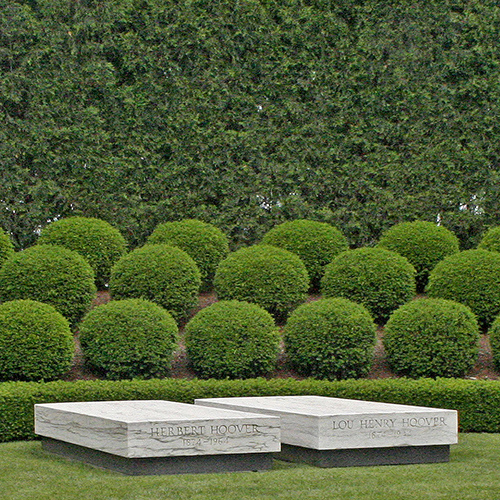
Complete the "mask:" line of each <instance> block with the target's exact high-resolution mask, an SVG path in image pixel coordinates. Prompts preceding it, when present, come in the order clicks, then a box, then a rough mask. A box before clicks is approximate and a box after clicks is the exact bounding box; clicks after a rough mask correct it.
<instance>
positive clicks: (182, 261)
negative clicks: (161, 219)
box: [109, 245, 201, 321]
mask: <svg viewBox="0 0 500 500" xmlns="http://www.w3.org/2000/svg"><path fill="white" fill-rule="evenodd" d="M200 284H201V280H200V271H199V270H198V267H197V266H196V264H195V262H194V260H193V259H192V258H191V257H190V256H189V255H188V254H187V253H186V252H184V251H183V250H181V249H180V248H177V247H172V246H169V245H146V246H144V247H141V248H137V249H136V250H134V251H133V252H130V253H129V254H127V255H125V256H124V257H122V258H121V259H120V260H119V261H118V262H117V263H116V264H115V265H114V266H113V268H112V270H111V279H110V282H109V291H110V293H111V296H112V297H113V298H114V299H145V300H150V301H151V302H155V303H156V304H158V305H160V306H162V307H164V308H165V309H166V310H167V311H168V312H170V314H172V316H173V317H174V318H175V319H176V320H177V321H179V320H181V319H183V318H185V317H187V315H188V313H189V311H190V309H191V308H193V307H194V306H196V305H197V303H198V293H199V289H200Z"/></svg>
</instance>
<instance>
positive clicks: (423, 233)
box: [378, 221, 459, 292]
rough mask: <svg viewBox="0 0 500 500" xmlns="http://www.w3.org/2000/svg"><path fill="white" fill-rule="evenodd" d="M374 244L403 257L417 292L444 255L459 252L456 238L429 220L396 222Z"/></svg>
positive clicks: (423, 287)
mask: <svg viewBox="0 0 500 500" xmlns="http://www.w3.org/2000/svg"><path fill="white" fill-rule="evenodd" d="M378 247H380V248H386V249H387V250H392V251H393V252H397V253H399V254H400V255H402V256H403V257H406V258H407V259H408V261H409V262H410V264H412V265H413V266H414V267H415V269H416V271H417V275H416V280H417V291H418V292H423V291H424V289H425V285H426V284H427V281H428V278H429V273H430V272H431V271H432V269H434V267H435V266H436V264H437V263H438V262H439V261H441V260H443V259H444V258H445V257H446V256H447V255H451V254H454V253H457V252H458V251H459V246H458V238H457V237H456V236H455V235H454V234H453V233H452V232H451V231H449V230H448V229H446V228H445V227H443V226H437V225H436V224H434V223H433V222H426V221H414V222H403V223H401V224H396V225H395V226H392V227H391V228H390V229H389V230H387V231H386V232H385V233H384V234H383V235H382V238H381V239H380V241H379V243H378Z"/></svg>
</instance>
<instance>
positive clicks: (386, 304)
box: [321, 248, 416, 323]
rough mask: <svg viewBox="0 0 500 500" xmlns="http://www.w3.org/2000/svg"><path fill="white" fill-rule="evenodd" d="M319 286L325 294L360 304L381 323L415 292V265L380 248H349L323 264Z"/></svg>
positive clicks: (394, 253)
mask: <svg viewBox="0 0 500 500" xmlns="http://www.w3.org/2000/svg"><path fill="white" fill-rule="evenodd" d="M321 290H322V293H323V295H324V296H325V297H344V298H346V299H350V300H353V301H354V302H358V303H359V304H363V305H364V306H365V307H366V308H367V309H368V310H369V311H370V313H371V314H372V316H373V317H374V319H375V321H377V322H379V323H383V322H385V321H386V320H387V319H388V318H389V316H390V314H391V312H392V311H394V310H395V309H397V308H398V307H399V306H400V305H402V304H404V303H405V302H408V301H409V300H410V299H412V298H413V297H414V296H415V293H416V285H415V268H414V267H413V266H412V265H411V264H410V263H409V262H408V260H407V259H406V258H405V257H403V256H401V255H399V254H397V253H396V252H391V251H390V250H385V249H383V248H358V249H356V250H348V251H347V252H343V253H341V254H339V255H338V256H337V257H336V258H335V259H334V260H333V262H331V263H330V264H328V265H327V266H326V268H325V275H324V276H323V279H322V280H321Z"/></svg>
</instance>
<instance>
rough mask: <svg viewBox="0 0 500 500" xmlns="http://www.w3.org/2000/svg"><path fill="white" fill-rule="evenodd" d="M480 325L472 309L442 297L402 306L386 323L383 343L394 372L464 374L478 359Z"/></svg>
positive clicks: (421, 375) (415, 374)
mask: <svg viewBox="0 0 500 500" xmlns="http://www.w3.org/2000/svg"><path fill="white" fill-rule="evenodd" d="M478 343H479V327H478V324H477V320H476V317H475V316H474V314H473V313H472V311H471V310H470V309H469V308H468V307H467V306H464V305H463V304H459V303H458V302H454V301H451V300H444V299H420V300H415V301H413V302H410V303H408V304H405V305H403V306H401V307H400V308H399V309H397V310H396V311H394V313H392V315H391V317H390V318H389V321H388V322H387V324H386V325H385V330H384V338H383V344H384V348H385V351H386V354H387V361H388V363H389V365H390V367H391V368H392V370H394V372H395V373H398V374H400V375H406V376H409V377H463V376H464V375H465V374H466V373H467V372H468V371H469V370H470V369H471V368H473V367H474V364H475V362H476V360H477V356H478V353H479V345H478Z"/></svg>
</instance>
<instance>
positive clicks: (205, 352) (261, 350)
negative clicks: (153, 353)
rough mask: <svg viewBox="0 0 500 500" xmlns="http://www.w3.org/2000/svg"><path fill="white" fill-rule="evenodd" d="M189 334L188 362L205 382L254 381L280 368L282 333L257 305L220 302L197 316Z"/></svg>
mask: <svg viewBox="0 0 500 500" xmlns="http://www.w3.org/2000/svg"><path fill="white" fill-rule="evenodd" d="M185 333H186V339H185V340H186V350H187V355H188V358H189V360H190V362H191V365H192V367H193V369H194V371H195V372H196V374H197V375H199V376H200V377H201V378H250V377H256V376H261V375H267V374H268V373H269V372H271V371H272V370H273V369H274V368H275V366H276V360H277V356H278V352H279V343H280V336H279V332H278V329H277V328H276V326H275V324H274V320H273V317H272V316H271V315H270V314H269V313H268V312H267V311H265V310H264V309H262V308H261V307H260V306H258V305H256V304H250V303H248V302H239V301H237V300H230V301H220V302H216V303H215V304H213V305H211V306H209V307H206V308H205V309H202V310H201V311H200V312H199V313H198V314H196V316H194V317H193V318H192V319H191V320H190V321H189V322H188V324H187V325H186V329H185Z"/></svg>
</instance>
